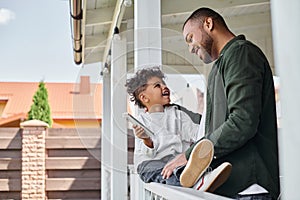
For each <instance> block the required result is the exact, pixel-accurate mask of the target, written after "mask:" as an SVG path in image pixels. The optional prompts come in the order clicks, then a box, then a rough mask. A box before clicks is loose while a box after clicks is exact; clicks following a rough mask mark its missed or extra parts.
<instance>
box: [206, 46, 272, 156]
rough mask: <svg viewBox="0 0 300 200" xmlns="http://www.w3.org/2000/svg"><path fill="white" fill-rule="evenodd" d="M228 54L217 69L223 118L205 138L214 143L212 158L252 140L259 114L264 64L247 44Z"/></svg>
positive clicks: (256, 49) (254, 48) (260, 53)
mask: <svg viewBox="0 0 300 200" xmlns="http://www.w3.org/2000/svg"><path fill="white" fill-rule="evenodd" d="M232 51H233V52H232V53H231V54H230V55H227V56H228V57H226V58H223V63H221V64H220V68H219V70H220V71H219V73H221V74H223V82H224V93H225V98H226V101H227V102H226V104H227V109H226V118H225V119H224V123H223V124H221V125H220V126H219V127H218V128H217V129H216V130H213V131H212V132H211V133H209V134H207V135H206V137H207V138H208V139H210V140H211V141H212V142H213V143H214V148H215V157H222V156H224V155H227V154H228V153H230V152H232V151H235V150H236V149H238V148H240V147H242V146H243V145H244V144H245V143H247V142H248V141H249V140H250V139H251V138H253V137H254V136H255V134H256V132H257V129H258V125H259V118H260V114H261V112H262V88H263V80H264V77H263V76H264V67H265V65H268V63H267V61H266V59H265V57H264V55H263V54H262V52H261V51H260V50H259V49H258V48H256V47H254V46H253V45H251V44H248V43H246V44H244V45H238V46H237V47H235V49H233V50H232ZM224 56H225V55H224ZM213 117H218V116H213Z"/></svg>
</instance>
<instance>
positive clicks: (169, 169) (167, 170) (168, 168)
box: [161, 153, 187, 179]
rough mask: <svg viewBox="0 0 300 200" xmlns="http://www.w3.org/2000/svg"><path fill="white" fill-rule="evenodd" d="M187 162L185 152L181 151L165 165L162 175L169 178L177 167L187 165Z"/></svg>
mask: <svg viewBox="0 0 300 200" xmlns="http://www.w3.org/2000/svg"><path fill="white" fill-rule="evenodd" d="M186 163H187V160H186V157H185V154H184V153H181V154H179V155H178V156H176V157H175V158H174V159H173V160H171V161H170V162H168V163H167V164H166V165H165V167H164V168H163V170H162V172H161V175H162V176H163V178H164V179H168V178H169V177H170V176H171V174H172V173H173V171H174V169H175V168H176V167H179V166H182V165H185V164H186Z"/></svg>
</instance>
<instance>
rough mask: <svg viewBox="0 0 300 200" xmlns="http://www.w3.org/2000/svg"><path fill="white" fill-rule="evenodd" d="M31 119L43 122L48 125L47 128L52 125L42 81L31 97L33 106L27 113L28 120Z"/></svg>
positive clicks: (45, 89)
mask: <svg viewBox="0 0 300 200" xmlns="http://www.w3.org/2000/svg"><path fill="white" fill-rule="evenodd" d="M31 119H38V120H41V121H44V122H46V123H47V124H48V125H49V127H51V125H52V118H51V111H50V105H49V102H48V91H47V88H46V87H45V83H44V82H43V81H41V82H40V83H39V88H38V90H37V91H36V92H35V94H34V96H33V104H32V105H31V108H30V111H29V112H28V120H31Z"/></svg>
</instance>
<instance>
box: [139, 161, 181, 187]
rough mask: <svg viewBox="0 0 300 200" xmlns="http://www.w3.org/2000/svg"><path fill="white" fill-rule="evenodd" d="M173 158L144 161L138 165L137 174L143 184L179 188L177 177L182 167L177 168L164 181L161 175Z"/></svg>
mask: <svg viewBox="0 0 300 200" xmlns="http://www.w3.org/2000/svg"><path fill="white" fill-rule="evenodd" d="M173 158H174V157H173V156H166V157H164V158H162V159H159V160H146V161H144V162H142V163H141V164H139V165H138V168H137V173H138V174H139V176H140V178H141V179H142V181H144V182H145V183H150V182H156V183H162V184H167V185H175V186H181V185H180V180H179V177H180V174H181V172H182V171H183V169H184V167H179V168H177V169H176V170H174V172H173V174H172V175H171V176H170V177H169V178H168V179H164V178H163V177H162V175H161V172H162V169H163V168H164V166H165V165H166V164H167V163H168V162H169V161H170V160H171V159H173Z"/></svg>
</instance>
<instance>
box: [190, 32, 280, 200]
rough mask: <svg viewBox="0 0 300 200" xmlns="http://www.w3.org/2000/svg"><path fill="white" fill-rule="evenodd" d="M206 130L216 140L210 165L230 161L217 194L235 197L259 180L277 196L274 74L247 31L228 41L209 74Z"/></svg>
mask: <svg viewBox="0 0 300 200" xmlns="http://www.w3.org/2000/svg"><path fill="white" fill-rule="evenodd" d="M205 133H206V134H205V138H207V139H209V140H211V141H212V142H213V143H214V149H215V151H214V152H215V153H214V159H213V161H212V164H211V166H212V167H213V168H215V167H217V166H218V165H220V164H221V163H222V162H224V161H228V162H230V163H231V164H232V172H231V175H230V177H229V179H228V180H227V181H226V182H225V183H224V184H223V185H222V186H221V187H220V188H218V189H217V190H216V192H215V193H218V194H220V195H224V196H228V197H234V196H235V195H236V194H237V193H239V192H241V191H242V190H244V189H246V188H247V187H249V186H250V185H252V184H254V183H257V184H259V185H261V186H262V187H264V188H265V189H266V190H268V191H269V192H270V194H271V195H272V197H273V198H274V199H276V198H277V197H278V195H279V169H278V142H277V123H276V108H275V94H274V83H273V76H272V72H271V69H270V66H269V63H268V61H267V59H266V57H265V56H264V54H263V52H262V51H261V50H260V49H259V48H258V47H257V46H255V45H254V44H252V43H251V42H249V41H247V40H246V39H245V37H244V36H243V35H240V36H237V37H235V38H234V39H232V40H231V41H230V42H228V43H227V44H226V45H225V47H224V48H223V50H222V51H221V54H220V57H219V58H218V59H217V60H216V61H215V63H214V65H213V67H212V70H211V72H210V74H209V77H208V88H207V110H206V122H205ZM192 148H193V146H192V147H191V148H190V149H189V150H187V151H186V157H187V158H189V156H190V153H191V150H192Z"/></svg>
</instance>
